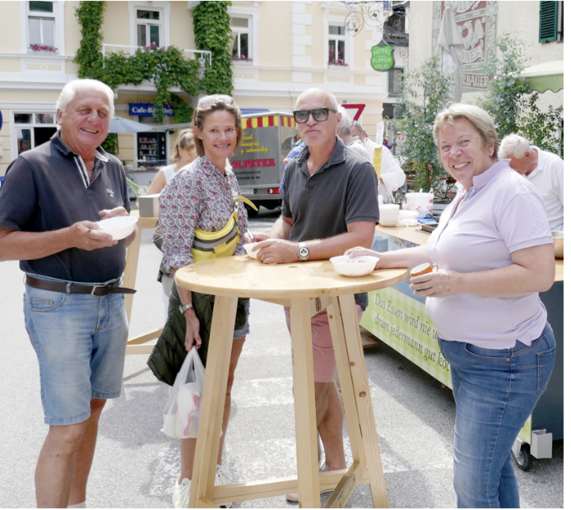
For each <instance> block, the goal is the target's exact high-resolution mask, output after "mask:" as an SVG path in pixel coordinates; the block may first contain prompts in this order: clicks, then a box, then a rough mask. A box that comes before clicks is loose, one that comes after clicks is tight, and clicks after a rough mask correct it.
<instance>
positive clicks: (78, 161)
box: [0, 80, 136, 508]
mask: <svg viewBox="0 0 571 510" xmlns="http://www.w3.org/2000/svg"><path fill="white" fill-rule="evenodd" d="M113 112H114V108H113V91H112V90H111V89H110V88H109V87H108V86H107V85H105V84H104V83H101V82H99V81H96V80H74V81H71V82H69V83H67V84H66V85H65V87H64V88H63V90H62V91H61V94H60V97H59V100H58V102H57V105H56V116H57V122H58V125H59V127H60V129H59V131H58V132H56V134H54V136H53V137H52V138H51V140H50V141H49V142H46V143H44V144H42V145H40V146H39V147H37V148H35V149H33V150H30V151H27V152H24V153H23V154H20V155H19V156H18V158H17V159H16V160H15V161H13V162H12V164H11V165H10V166H9V167H8V171H7V173H6V179H5V181H4V186H3V187H2V192H1V193H0V202H1V203H2V207H1V208H0V260H20V268H21V269H22V271H24V272H25V273H26V292H25V295H24V313H25V320H26V329H27V330H28V333H29V335H30V341H31V342H32V345H33V347H34V349H35V351H36V354H37V357H38V362H39V365H40V374H41V378H40V384H41V395H42V404H43V408H44V415H45V418H44V421H45V423H46V424H48V425H49V431H48V435H47V437H46V439H45V442H44V444H43V446H42V449H41V451H40V456H39V459H38V464H37V466H36V499H37V503H38V507H52V508H55V507H58V508H65V507H67V506H71V507H85V506H86V503H85V500H86V485H87V478H88V476H89V471H90V469H91V464H92V461H93V455H94V453H95V444H96V440H97V430H98V424H99V418H100V416H101V412H102V411H103V407H104V405H105V402H106V401H107V399H109V398H117V397H119V395H120V393H121V384H122V379H123V366H124V362H125V350H126V345H127V333H128V324H127V315H126V313H125V301H124V298H123V296H122V295H121V294H125V293H133V292H135V291H133V290H131V289H126V288H123V287H121V275H122V274H123V271H124V269H125V253H126V247H127V246H128V245H129V244H130V243H131V242H132V241H133V239H134V238H135V235H136V231H135V232H133V233H132V234H131V235H130V236H128V237H127V238H126V239H124V240H120V241H117V240H114V239H113V238H112V236H111V235H110V234H108V233H104V232H102V231H100V230H101V229H100V227H99V226H98V223H97V222H98V221H99V220H100V219H106V218H111V217H115V216H126V215H128V214H129V209H130V205H129V195H128V193H127V181H126V177H125V170H124V169H123V166H122V165H121V163H120V162H119V160H118V159H117V158H116V157H115V156H112V155H110V154H107V153H106V152H105V151H104V150H103V149H102V148H101V147H100V145H101V143H102V142H103V141H104V140H105V138H106V137H107V134H108V132H109V122H110V119H111V118H112V117H113Z"/></svg>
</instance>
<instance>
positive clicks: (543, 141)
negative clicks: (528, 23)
mask: <svg viewBox="0 0 571 510" xmlns="http://www.w3.org/2000/svg"><path fill="white" fill-rule="evenodd" d="M494 45H495V47H496V49H497V50H498V51H496V52H494V53H493V54H492V56H491V57H490V58H489V59H488V62H487V65H486V70H485V72H486V73H487V75H488V76H493V79H492V80H490V82H489V84H488V90H487V91H486V92H485V94H484V96H483V97H482V98H481V99H480V100H479V101H478V105H479V106H481V107H482V108H484V109H485V110H487V111H488V112H489V114H490V115H491V116H492V118H493V119H494V123H495V125H496V130H497V132H498V138H499V139H500V141H501V140H502V139H503V138H504V137H506V136H507V135H509V134H511V133H519V134H520V135H522V136H524V137H525V138H527V139H528V140H529V141H530V142H531V143H532V144H534V145H537V146H538V147H540V148H541V149H545V150H547V151H550V152H554V153H558V152H559V151H560V153H561V155H563V141H562V140H561V139H559V137H558V128H559V125H560V122H561V114H562V111H563V108H562V107H559V108H554V107H552V106H550V107H549V108H548V109H547V111H546V112H545V111H541V110H540V109H539V107H538V106H537V101H538V99H539V94H538V93H537V92H534V91H533V90H532V89H531V87H530V85H529V82H528V80H527V79H526V78H522V76H521V73H522V71H523V70H524V69H525V65H526V62H527V60H529V59H528V58H527V56H526V55H525V51H524V45H523V43H522V42H521V41H519V40H517V39H513V38H512V37H508V36H507V35H504V36H502V37H500V38H498V39H497V40H496V41H495V42H494Z"/></svg>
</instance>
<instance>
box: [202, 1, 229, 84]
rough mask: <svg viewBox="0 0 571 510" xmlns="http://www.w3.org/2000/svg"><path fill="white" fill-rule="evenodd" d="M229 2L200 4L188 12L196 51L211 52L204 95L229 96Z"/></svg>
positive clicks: (204, 82)
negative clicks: (192, 23)
mask: <svg viewBox="0 0 571 510" xmlns="http://www.w3.org/2000/svg"><path fill="white" fill-rule="evenodd" d="M230 5H232V3H231V2H200V3H199V4H198V5H197V6H196V7H195V8H194V10H193V11H192V17H193V22H194V41H195V43H196V46H197V48H200V49H201V50H209V51H211V52H212V65H211V66H210V67H207V68H206V72H205V76H204V79H203V80H202V88H203V89H204V90H205V91H206V93H207V94H228V95H230V94H232V90H233V89H234V85H233V83H232V52H231V42H232V30H231V29H230V15H229V14H228V7H229V6H230Z"/></svg>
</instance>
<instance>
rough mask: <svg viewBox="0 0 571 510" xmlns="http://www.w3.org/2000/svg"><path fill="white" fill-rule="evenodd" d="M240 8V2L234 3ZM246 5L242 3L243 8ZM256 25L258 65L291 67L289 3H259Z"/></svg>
mask: <svg viewBox="0 0 571 510" xmlns="http://www.w3.org/2000/svg"><path fill="white" fill-rule="evenodd" d="M233 5H234V6H236V7H241V6H242V2H234V3H233ZM245 5H246V3H244V6H245ZM258 5H259V16H260V18H259V24H258V64H259V65H261V66H272V67H290V66H291V56H292V55H291V45H292V29H291V2H260V3H259V4H258Z"/></svg>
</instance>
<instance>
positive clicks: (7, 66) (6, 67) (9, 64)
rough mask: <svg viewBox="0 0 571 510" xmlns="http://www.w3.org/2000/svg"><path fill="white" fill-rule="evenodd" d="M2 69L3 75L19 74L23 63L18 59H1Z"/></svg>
mask: <svg viewBox="0 0 571 510" xmlns="http://www.w3.org/2000/svg"><path fill="white" fill-rule="evenodd" d="M0 69H1V70H2V71H1V72H3V73H19V72H20V71H21V70H22V62H21V61H20V59H18V58H0Z"/></svg>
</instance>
